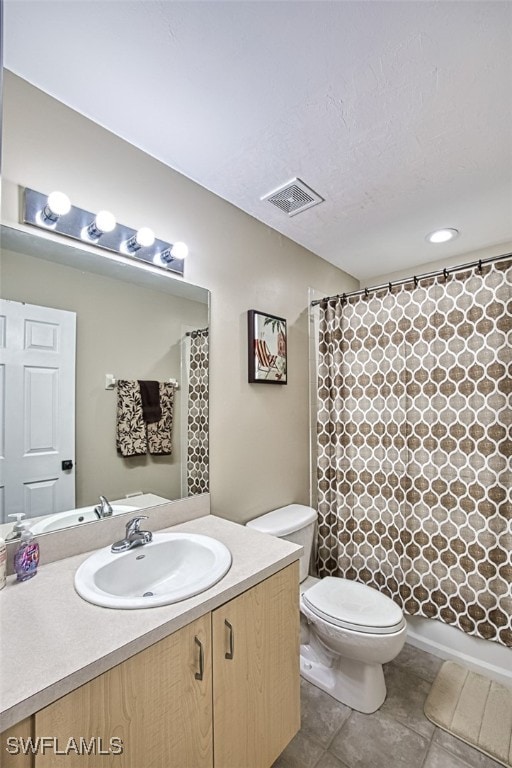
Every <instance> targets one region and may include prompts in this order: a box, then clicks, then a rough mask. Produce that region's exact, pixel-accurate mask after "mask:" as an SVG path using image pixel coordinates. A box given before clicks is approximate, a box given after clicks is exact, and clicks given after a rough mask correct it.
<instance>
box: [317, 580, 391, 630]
mask: <svg viewBox="0 0 512 768" xmlns="http://www.w3.org/2000/svg"><path fill="white" fill-rule="evenodd" d="M302 600H303V601H304V603H305V605H306V607H307V608H309V610H310V611H311V612H312V613H313V614H315V615H316V616H318V617H319V618H321V619H324V621H327V622H328V623H329V624H334V626H337V627H342V628H344V629H348V630H351V631H353V632H361V633H371V634H379V635H389V634H392V633H394V632H399V631H400V630H402V629H403V627H404V626H405V619H404V616H403V613H402V610H401V608H399V606H398V605H396V604H395V603H394V602H393V601H392V600H391V599H390V598H389V597H386V595H383V594H381V593H380V592H378V591H377V590H376V589H372V587H368V586H367V585H366V584H359V583H358V582H356V581H351V580H349V579H342V578H339V577H336V576H326V577H325V578H324V579H321V580H320V581H319V582H317V583H316V584H315V585H314V586H313V587H310V589H308V590H306V591H305V592H303V594H302Z"/></svg>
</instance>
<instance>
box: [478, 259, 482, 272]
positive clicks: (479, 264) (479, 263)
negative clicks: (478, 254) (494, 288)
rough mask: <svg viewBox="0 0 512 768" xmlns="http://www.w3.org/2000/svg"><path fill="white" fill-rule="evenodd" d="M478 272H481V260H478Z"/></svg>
mask: <svg viewBox="0 0 512 768" xmlns="http://www.w3.org/2000/svg"><path fill="white" fill-rule="evenodd" d="M478 271H479V272H481V271H482V259H478Z"/></svg>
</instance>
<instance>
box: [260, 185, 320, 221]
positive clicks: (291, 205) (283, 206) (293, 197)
mask: <svg viewBox="0 0 512 768" xmlns="http://www.w3.org/2000/svg"><path fill="white" fill-rule="evenodd" d="M261 199H262V200H268V202H269V203H272V205H275V206H276V207H277V208H279V209H280V210H281V211H284V213H286V214H288V216H296V215H297V214H298V213H302V211H305V210H307V209H308V208H312V207H313V206H314V205H318V204H319V203H323V201H324V198H323V197H320V195H319V194H318V193H317V192H315V191H314V190H313V189H311V188H310V187H308V186H307V184H304V182H303V181H301V180H300V179H292V180H291V181H289V182H287V183H286V184H285V185H283V186H282V187H279V188H278V189H274V190H273V191H272V192H269V194H268V195H265V196H264V197H262V198H261Z"/></svg>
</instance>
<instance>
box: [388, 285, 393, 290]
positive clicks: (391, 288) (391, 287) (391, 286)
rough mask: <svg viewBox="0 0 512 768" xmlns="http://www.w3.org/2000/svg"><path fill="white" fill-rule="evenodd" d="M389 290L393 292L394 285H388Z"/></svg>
mask: <svg viewBox="0 0 512 768" xmlns="http://www.w3.org/2000/svg"><path fill="white" fill-rule="evenodd" d="M388 288H389V290H390V292H391V291H392V290H393V283H388Z"/></svg>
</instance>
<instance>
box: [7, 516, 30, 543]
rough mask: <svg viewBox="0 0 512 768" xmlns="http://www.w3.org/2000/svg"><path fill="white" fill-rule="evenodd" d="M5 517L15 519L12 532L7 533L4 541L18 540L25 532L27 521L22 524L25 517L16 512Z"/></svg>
mask: <svg viewBox="0 0 512 768" xmlns="http://www.w3.org/2000/svg"><path fill="white" fill-rule="evenodd" d="M7 517H13V518H16V522H15V523H14V525H13V527H12V531H10V532H9V534H8V535H7V536H6V537H5V540H6V541H13V540H14V539H20V538H21V534H22V533H23V531H24V530H25V528H26V526H27V521H26V520H25V521H24V522H22V520H23V518H24V517H25V513H24V512H16V513H15V514H13V515H7Z"/></svg>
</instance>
